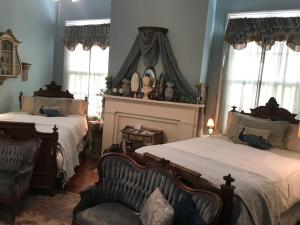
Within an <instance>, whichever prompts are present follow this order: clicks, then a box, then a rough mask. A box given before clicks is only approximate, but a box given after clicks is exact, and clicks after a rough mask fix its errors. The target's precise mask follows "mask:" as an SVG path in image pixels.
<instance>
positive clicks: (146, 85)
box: [142, 75, 153, 100]
mask: <svg viewBox="0 0 300 225" xmlns="http://www.w3.org/2000/svg"><path fill="white" fill-rule="evenodd" d="M142 82H143V88H142V93H143V94H144V97H143V99H146V100H149V96H148V94H149V93H150V92H152V91H153V88H152V85H153V78H152V77H150V76H148V75H145V76H144V77H143V79H142Z"/></svg>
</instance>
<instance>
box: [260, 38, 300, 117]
mask: <svg viewBox="0 0 300 225" xmlns="http://www.w3.org/2000/svg"><path fill="white" fill-rule="evenodd" d="M299 62H300V52H295V51H293V50H291V49H290V48H289V47H288V46H286V43H285V42H276V44H275V45H274V46H273V47H272V48H271V50H269V51H266V56H265V61H264V67H263V73H262V85H261V94H260V98H259V105H264V104H265V103H266V102H267V101H268V100H269V98H270V97H275V98H276V100H277V102H278V103H279V105H280V106H281V107H283V108H286V109H288V110H289V111H291V112H293V113H297V114H298V113H299V112H300V63H299Z"/></svg>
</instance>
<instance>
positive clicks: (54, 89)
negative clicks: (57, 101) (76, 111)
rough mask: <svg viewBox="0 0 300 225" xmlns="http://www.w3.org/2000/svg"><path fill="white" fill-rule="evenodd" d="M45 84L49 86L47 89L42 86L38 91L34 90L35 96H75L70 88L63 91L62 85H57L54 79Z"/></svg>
mask: <svg viewBox="0 0 300 225" xmlns="http://www.w3.org/2000/svg"><path fill="white" fill-rule="evenodd" d="M45 86H46V87H47V88H46V89H45V90H44V89H42V88H40V89H39V90H38V91H35V92H34V94H33V96H41V97H48V98H72V99H73V98H74V96H73V95H72V94H71V93H70V92H69V91H68V90H66V91H62V90H61V85H57V84H56V83H55V82H54V81H52V82H51V83H50V84H47V85H45Z"/></svg>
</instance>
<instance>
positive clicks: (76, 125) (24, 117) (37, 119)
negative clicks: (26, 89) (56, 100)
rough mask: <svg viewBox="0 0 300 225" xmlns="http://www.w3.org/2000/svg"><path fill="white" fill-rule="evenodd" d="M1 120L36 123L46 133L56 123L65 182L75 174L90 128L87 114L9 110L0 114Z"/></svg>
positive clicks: (37, 127) (36, 126) (38, 129)
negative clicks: (58, 114)
mask: <svg viewBox="0 0 300 225" xmlns="http://www.w3.org/2000/svg"><path fill="white" fill-rule="evenodd" d="M0 121H10V122H25V123H35V128H36V130H37V131H38V132H44V133H52V132H53V127H54V125H56V126H57V128H58V143H59V145H60V148H59V149H60V153H61V154H60V155H59V158H60V159H59V161H60V163H61V164H62V165H61V166H62V170H63V171H64V174H65V179H64V180H65V182H64V183H66V182H67V181H68V180H69V179H70V178H71V177H72V176H73V175H74V174H75V172H74V168H75V167H76V166H78V165H79V153H80V151H81V150H82V148H80V143H81V141H82V139H83V137H84V136H85V135H86V133H87V130H88V124H87V120H86V117H85V116H80V115H69V116H66V117H45V116H39V115H31V114H28V113H24V112H9V113H4V114H0Z"/></svg>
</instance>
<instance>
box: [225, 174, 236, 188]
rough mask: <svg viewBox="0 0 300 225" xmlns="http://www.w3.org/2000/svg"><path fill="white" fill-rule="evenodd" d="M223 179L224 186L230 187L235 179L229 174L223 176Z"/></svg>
mask: <svg viewBox="0 0 300 225" xmlns="http://www.w3.org/2000/svg"><path fill="white" fill-rule="evenodd" d="M223 179H224V180H225V181H226V183H225V184H226V185H227V186H229V187H231V186H232V183H233V182H234V181H235V179H234V178H233V177H232V176H231V174H228V175H227V176H224V177H223Z"/></svg>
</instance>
